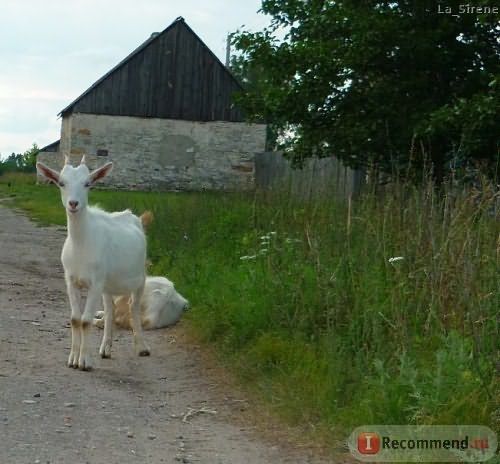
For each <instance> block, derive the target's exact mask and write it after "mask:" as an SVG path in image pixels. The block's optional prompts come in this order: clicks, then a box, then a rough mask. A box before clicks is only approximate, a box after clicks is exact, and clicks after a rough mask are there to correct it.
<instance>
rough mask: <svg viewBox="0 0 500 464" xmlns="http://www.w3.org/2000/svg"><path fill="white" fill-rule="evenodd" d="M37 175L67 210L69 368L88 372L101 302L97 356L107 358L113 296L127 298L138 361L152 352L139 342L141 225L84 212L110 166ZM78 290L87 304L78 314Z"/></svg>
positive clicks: (41, 169)
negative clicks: (56, 191) (54, 189)
mask: <svg viewBox="0 0 500 464" xmlns="http://www.w3.org/2000/svg"><path fill="white" fill-rule="evenodd" d="M36 167H37V170H38V173H39V174H40V175H42V176H44V177H45V178H47V179H48V180H49V181H51V182H53V183H55V184H56V185H58V186H59V189H60V190H61V199H62V203H63V206H64V208H65V209H66V216H67V223H68V236H67V238H66V241H65V242H64V246H63V249H62V254H61V261H62V264H63V266H64V277H65V280H66V287H67V290H68V296H69V301H70V305H71V336H72V340H71V352H70V355H69V359H68V366H69V367H74V368H76V367H78V368H79V369H82V370H90V369H91V368H92V359H91V355H90V350H89V346H88V343H89V336H90V327H91V323H92V321H93V319H94V315H95V312H96V309H97V305H98V302H99V299H100V298H101V297H102V300H103V306H104V335H103V338H102V343H101V347H100V349H99V353H100V355H101V357H103V358H109V357H110V355H111V344H112V340H113V333H112V332H113V299H112V298H113V296H114V295H116V296H118V295H127V296H130V297H131V314H132V317H131V323H132V329H133V333H134V344H135V347H136V351H137V353H138V354H139V355H140V356H148V355H149V353H150V350H149V348H148V346H147V345H146V343H145V341H144V337H143V332H142V327H141V320H140V317H141V316H140V308H139V302H140V300H141V296H142V293H143V289H144V281H145V278H146V275H145V261H146V237H145V235H144V230H143V227H142V224H141V220H140V219H139V218H138V217H137V216H135V215H134V214H132V213H131V212H130V211H129V210H127V211H122V212H115V213H107V212H105V211H102V210H101V209H99V208H95V207H91V206H88V193H89V189H90V187H91V186H92V185H94V184H95V182H97V181H98V180H99V179H102V178H103V177H105V176H106V175H108V174H109V172H110V171H111V169H112V167H113V163H111V162H110V163H106V164H105V165H104V166H102V167H100V168H98V169H96V170H95V171H92V172H90V171H89V169H88V167H87V166H86V164H85V156H84V157H83V158H82V160H81V162H80V165H79V166H78V167H76V168H74V167H73V166H71V165H70V164H69V159H68V157H66V162H65V165H64V167H63V169H62V171H61V172H60V173H58V172H57V171H54V170H53V169H50V168H49V167H47V166H45V165H44V164H42V163H37V165H36ZM82 290H87V292H88V293H87V300H86V302H85V306H84V309H83V314H82V307H81V303H82Z"/></svg>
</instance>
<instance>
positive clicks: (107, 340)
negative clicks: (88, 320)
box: [99, 293, 114, 358]
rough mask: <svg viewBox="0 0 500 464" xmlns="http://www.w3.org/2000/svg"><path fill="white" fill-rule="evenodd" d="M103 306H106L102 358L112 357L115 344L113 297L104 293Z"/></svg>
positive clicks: (101, 349) (100, 350)
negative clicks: (112, 346)
mask: <svg viewBox="0 0 500 464" xmlns="http://www.w3.org/2000/svg"><path fill="white" fill-rule="evenodd" d="M102 304H103V306H104V316H103V321H104V334H103V336H102V343H101V348H99V354H100V355H101V358H110V357H111V345H112V344H113V325H114V322H113V298H112V297H111V295H109V294H107V293H104V294H103V295H102Z"/></svg>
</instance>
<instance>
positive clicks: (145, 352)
mask: <svg viewBox="0 0 500 464" xmlns="http://www.w3.org/2000/svg"><path fill="white" fill-rule="evenodd" d="M143 292H144V287H141V288H140V289H139V290H137V291H135V292H133V293H132V301H131V304H130V325H131V326H132V332H133V336H134V346H135V350H136V352H137V354H138V355H139V356H149V355H150V353H151V350H150V349H149V346H148V345H146V342H145V341H144V332H143V330H142V322H141V297H142V294H143Z"/></svg>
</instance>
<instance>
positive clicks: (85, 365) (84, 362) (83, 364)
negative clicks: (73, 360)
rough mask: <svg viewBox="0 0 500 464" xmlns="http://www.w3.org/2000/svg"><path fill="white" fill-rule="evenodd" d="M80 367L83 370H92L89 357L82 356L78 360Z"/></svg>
mask: <svg viewBox="0 0 500 464" xmlns="http://www.w3.org/2000/svg"><path fill="white" fill-rule="evenodd" d="M78 369H80V370H81V371H91V370H92V364H91V363H90V360H89V359H88V358H87V359H85V358H83V359H82V358H80V360H79V361H78Z"/></svg>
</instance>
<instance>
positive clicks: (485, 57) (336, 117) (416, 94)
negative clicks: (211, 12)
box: [232, 0, 500, 180]
mask: <svg viewBox="0 0 500 464" xmlns="http://www.w3.org/2000/svg"><path fill="white" fill-rule="evenodd" d="M461 4H462V5H463V2H460V1H458V0H450V1H447V2H446V5H444V4H443V3H441V2H435V1H430V0H422V1H419V2H415V1H410V0H399V1H364V2H359V1H355V0H343V1H336V0H330V1H328V0H263V1H262V8H261V12H262V13H264V14H267V15H270V16H271V24H270V26H269V27H267V28H265V29H264V30H262V31H259V32H250V31H238V32H236V33H234V34H233V39H232V41H233V44H234V45H235V47H236V50H237V51H238V54H237V55H236V56H234V57H233V59H232V67H233V72H234V73H235V74H236V75H237V76H239V77H240V79H241V80H242V81H243V83H244V84H246V91H245V93H243V94H241V95H239V96H238V97H237V98H238V103H239V104H240V105H242V107H243V109H244V110H245V111H246V114H247V115H248V117H249V118H250V119H253V120H258V119H264V120H266V121H267V122H268V123H269V124H270V125H271V128H272V130H273V131H274V132H276V133H277V134H280V135H281V137H278V140H279V141H280V144H281V146H282V148H285V149H286V150H287V151H288V152H289V155H290V156H291V157H292V159H294V160H295V161H300V160H301V159H303V158H304V157H308V156H311V155H316V156H327V155H331V154H334V155H336V156H337V157H339V158H341V159H342V160H343V161H344V162H345V163H346V164H348V165H350V166H352V167H360V166H367V165H375V166H376V167H378V168H380V169H382V170H384V171H386V172H394V171H396V172H400V171H401V170H404V171H407V170H408V168H409V167H411V168H412V169H411V170H412V171H413V172H414V173H418V172H419V171H420V170H421V169H422V168H424V167H425V166H427V167H429V166H430V163H432V168H433V171H434V175H435V177H436V178H437V179H439V180H440V179H442V178H443V177H444V176H445V175H446V172H447V170H448V169H449V168H450V167H458V166H461V167H464V168H465V167H470V166H471V165H477V164H478V163H479V164H482V165H485V166H486V167H487V168H488V169H489V170H490V172H496V171H497V170H498V157H499V135H500V99H499V88H500V27H499V25H498V19H499V14H495V13H494V12H492V10H491V8H492V7H493V5H492V4H491V2H487V1H485V2H478V4H480V5H482V8H483V10H481V11H482V12H479V11H478V10H474V11H473V12H462V13H461V12H460V11H461V10H460V5H461ZM462 8H463V6H462ZM283 33H285V35H284V38H282V37H283ZM452 163H453V164H452Z"/></svg>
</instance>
